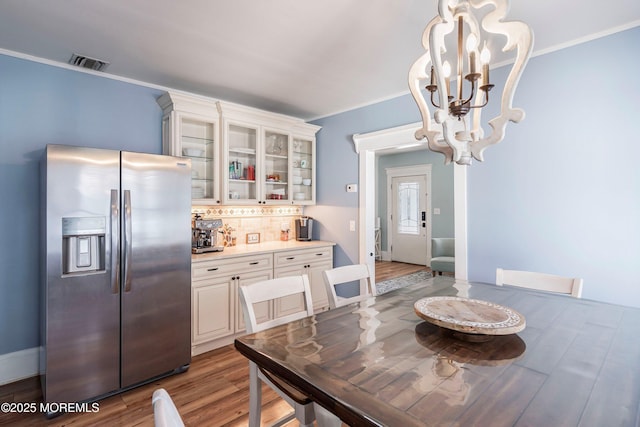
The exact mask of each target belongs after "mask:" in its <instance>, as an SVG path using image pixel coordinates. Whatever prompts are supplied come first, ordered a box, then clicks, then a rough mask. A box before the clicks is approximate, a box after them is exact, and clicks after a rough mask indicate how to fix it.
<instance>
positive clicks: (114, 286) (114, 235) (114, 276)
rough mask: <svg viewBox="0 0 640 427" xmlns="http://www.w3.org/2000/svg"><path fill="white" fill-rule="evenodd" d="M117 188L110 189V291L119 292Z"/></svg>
mask: <svg viewBox="0 0 640 427" xmlns="http://www.w3.org/2000/svg"><path fill="white" fill-rule="evenodd" d="M119 205H120V203H119V200H118V190H113V189H112V190H111V293H114V294H117V293H118V292H119V286H118V283H119V282H120V245H119V244H118V241H119V235H120V227H119V224H118V220H119V218H120V212H119Z"/></svg>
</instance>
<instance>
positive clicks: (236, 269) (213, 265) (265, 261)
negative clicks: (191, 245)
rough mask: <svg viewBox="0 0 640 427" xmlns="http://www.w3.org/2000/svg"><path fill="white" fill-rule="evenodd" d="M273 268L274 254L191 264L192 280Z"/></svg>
mask: <svg viewBox="0 0 640 427" xmlns="http://www.w3.org/2000/svg"><path fill="white" fill-rule="evenodd" d="M271 268H273V254H262V255H253V256H247V257H234V258H227V259H221V260H211V261H205V262H198V263H193V264H192V265H191V280H202V279H207V278H211V277H217V276H228V275H230V274H232V275H233V274H238V273H248V272H252V271H259V270H264V269H271Z"/></svg>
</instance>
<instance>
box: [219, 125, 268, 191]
mask: <svg viewBox="0 0 640 427" xmlns="http://www.w3.org/2000/svg"><path fill="white" fill-rule="evenodd" d="M257 134H258V131H257V129H256V128H251V127H245V126H241V125H236V124H229V125H228V129H227V141H228V147H227V150H228V152H227V155H228V163H227V165H226V167H227V171H225V174H226V177H227V183H228V191H229V194H225V196H226V197H227V199H228V200H229V202H230V203H237V202H248V201H255V200H257V199H258V187H257V180H256V178H257V177H258V173H261V172H260V171H259V170H258V166H257V165H256V158H257V157H256V148H257V145H256V143H257V136H258V135H257Z"/></svg>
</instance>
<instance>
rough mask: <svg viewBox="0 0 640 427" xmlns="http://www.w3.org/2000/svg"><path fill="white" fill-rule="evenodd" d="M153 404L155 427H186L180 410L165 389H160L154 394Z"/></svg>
mask: <svg viewBox="0 0 640 427" xmlns="http://www.w3.org/2000/svg"><path fill="white" fill-rule="evenodd" d="M151 404H152V405H153V423H154V426H155V427H184V423H183V422H182V417H180V413H179V412H178V408H176V405H175V404H174V403H173V400H172V399H171V396H169V393H167V391H166V390H165V389H163V388H159V389H157V390H156V391H154V392H153V396H152V397H151Z"/></svg>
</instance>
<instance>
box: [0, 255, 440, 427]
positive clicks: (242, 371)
mask: <svg viewBox="0 0 640 427" xmlns="http://www.w3.org/2000/svg"><path fill="white" fill-rule="evenodd" d="M422 270H426V271H429V269H428V268H427V267H425V266H423V265H415V264H405V263H400V262H389V261H376V279H377V281H383V280H388V279H391V278H394V277H399V276H404V275H406V274H411V273H415V272H417V271H422ZM160 387H162V388H165V389H166V390H167V391H168V392H169V394H170V395H171V396H172V398H173V400H174V402H175V404H176V406H177V408H178V411H180V414H181V415H182V418H183V420H184V422H185V425H186V426H207V427H209V426H213V427H215V426H229V427H233V426H246V425H247V424H248V418H249V415H248V411H249V368H248V362H247V359H245V358H244V357H243V356H242V355H241V354H240V353H238V352H237V351H236V350H235V349H234V348H233V345H230V346H226V347H223V348H220V349H217V350H214V351H210V352H207V353H204V354H201V355H199V356H195V357H194V358H193V360H192V362H191V367H190V368H189V370H188V371H187V372H185V373H183V374H179V375H174V376H171V377H168V378H164V379H161V380H158V381H154V382H153V383H150V384H147V385H145V386H142V387H138V388H136V389H134V390H130V391H128V392H126V393H122V394H119V395H117V396H112V397H109V398H107V399H103V400H101V401H100V402H99V404H100V407H99V411H98V412H95V413H69V414H64V415H61V416H59V417H57V418H54V419H52V420H47V419H46V418H45V416H44V414H42V413H41V412H39V411H36V413H22V414H16V413H13V414H11V413H3V412H0V425H11V426H25V427H28V426H60V427H61V426H74V427H76V426H77V427H83V426H153V410H152V407H151V395H152V394H153V391H154V390H155V389H157V388H160ZM262 393H263V394H262V403H263V407H262V411H263V412H262V420H263V423H267V424H268V423H270V422H273V421H275V420H277V419H278V418H280V417H281V416H283V415H285V414H286V413H288V412H289V411H290V407H289V406H288V405H287V404H286V403H285V402H284V401H283V400H282V399H280V397H279V396H278V395H277V394H276V393H275V392H274V391H273V390H271V389H270V388H269V387H267V386H263V391H262ZM41 401H42V394H41V392H40V382H39V379H38V378H37V377H33V378H28V379H26V380H23V381H19V382H16V383H12V384H8V385H5V386H0V402H24V403H36V404H37V405H39V404H40V402H41ZM296 425H297V423H296V422H295V421H292V422H290V423H288V424H287V426H288V427H293V426H296Z"/></svg>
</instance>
